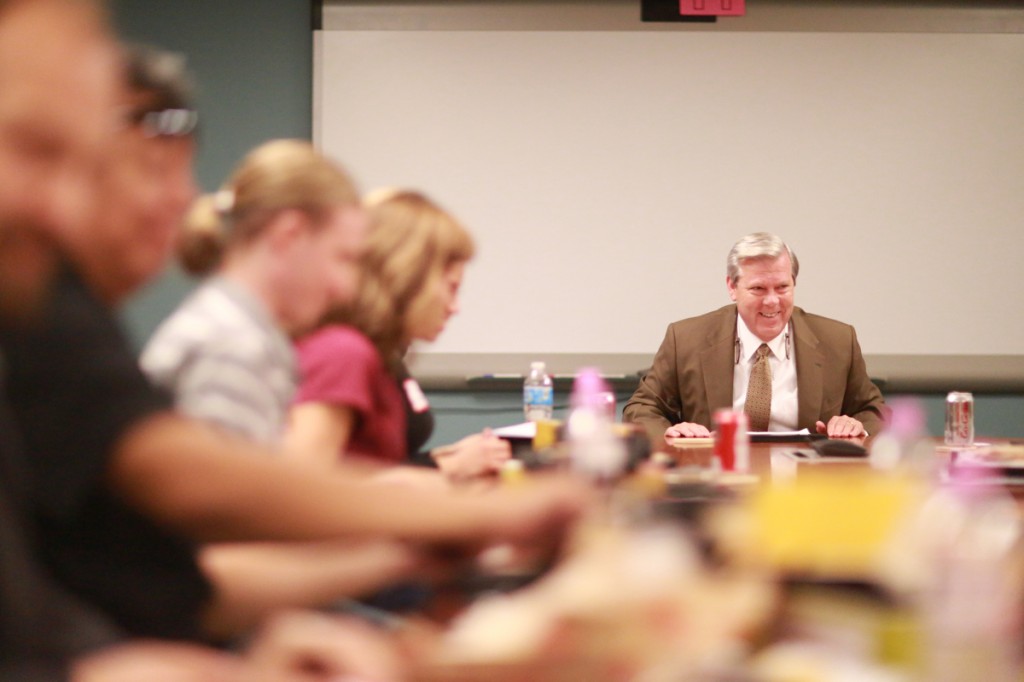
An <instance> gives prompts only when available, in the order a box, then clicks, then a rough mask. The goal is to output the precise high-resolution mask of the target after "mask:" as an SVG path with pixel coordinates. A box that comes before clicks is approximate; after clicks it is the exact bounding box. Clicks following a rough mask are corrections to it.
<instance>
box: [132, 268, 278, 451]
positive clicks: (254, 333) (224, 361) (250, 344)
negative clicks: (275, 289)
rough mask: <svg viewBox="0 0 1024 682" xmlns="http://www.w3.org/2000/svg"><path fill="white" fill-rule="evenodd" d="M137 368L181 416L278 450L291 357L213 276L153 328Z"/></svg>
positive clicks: (253, 309)
mask: <svg viewBox="0 0 1024 682" xmlns="http://www.w3.org/2000/svg"><path fill="white" fill-rule="evenodd" d="M140 362H141V365H142V370H143V371H144V372H145V373H146V374H147V375H148V376H149V377H150V379H151V380H152V381H154V382H155V383H156V384H158V385H159V386H162V387H164V388H166V389H168V390H170V391H171V392H172V393H173V394H174V400H175V405H176V407H177V408H178V410H180V411H181V412H183V413H184V414H187V415H189V416H192V417H196V418H198V419H202V420H204V421H207V422H210V423H212V424H215V425H217V426H220V427H222V428H224V429H227V430H229V431H231V432H234V433H237V434H240V435H242V436H246V437H248V438H251V439H253V440H256V441H258V442H260V443H262V444H264V445H270V446H276V445H279V444H280V440H281V436H282V434H283V433H284V428H285V424H286V419H287V412H288V407H289V405H290V404H291V401H292V397H293V396H294V393H295V388H296V385H297V368H296V361H295V353H294V350H293V349H292V344H291V342H290V340H289V339H288V337H287V336H285V334H284V333H283V332H282V331H281V329H280V328H279V327H278V326H277V325H276V324H275V322H274V320H273V319H272V318H271V316H270V313H269V312H268V311H267V309H266V308H265V307H264V306H263V304H262V303H260V302H259V301H258V300H256V298H255V297H253V296H252V294H250V293H249V292H247V291H246V290H244V289H243V288H242V287H240V286H239V285H237V284H235V283H233V282H231V281H230V280H226V279H223V278H220V277H213V278H211V279H210V280H209V281H207V282H206V283H205V284H203V285H202V286H201V287H200V288H199V289H197V290H196V291H195V292H193V293H192V294H191V295H190V296H189V297H188V298H187V299H185V301H184V302H183V303H182V304H181V305H180V306H179V307H178V309H177V310H176V311H174V313H173V314H172V315H171V316H170V317H169V318H167V319H166V320H164V322H163V323H162V324H161V325H160V326H159V327H158V328H157V330H156V332H155V333H154V334H153V337H152V338H151V339H150V340H149V343H148V344H146V348H145V350H143V352H142V357H141V360H140Z"/></svg>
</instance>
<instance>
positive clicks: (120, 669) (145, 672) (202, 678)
mask: <svg viewBox="0 0 1024 682" xmlns="http://www.w3.org/2000/svg"><path fill="white" fill-rule="evenodd" d="M249 679H251V678H250V677H249V675H248V674H247V670H246V667H245V665H244V664H243V663H242V661H241V659H239V658H237V657H234V656H230V655H229V654H226V653H223V652H220V651H215V650H213V649H207V648H204V647H200V646H195V645H192V644H177V643H175V644H172V643H169V642H156V641H139V642H134V643H130V644H120V645H117V646H113V647H110V648H109V649H104V650H102V651H100V652H97V653H93V654H91V655H89V656H87V657H85V658H82V659H79V660H78V661H77V662H76V663H75V664H74V665H73V666H72V667H71V671H70V680H71V682H138V681H139V680H147V681H148V682H245V681H246V680H249Z"/></svg>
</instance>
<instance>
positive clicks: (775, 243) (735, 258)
mask: <svg viewBox="0 0 1024 682" xmlns="http://www.w3.org/2000/svg"><path fill="white" fill-rule="evenodd" d="M783 253H786V254H788V255H789V262H790V263H792V265H793V283H794V284H796V276H797V273H799V272H800V261H798V260H797V258H796V254H795V253H793V249H791V248H789V246H788V245H787V244H786V242H784V241H782V237H780V236H778V235H776V234H771V233H770V232H754V233H753V234H748V235H747V236H746V237H743V238H742V239H740V240H739V241H738V242H736V243H735V244H733V245H732V248H731V249H730V250H729V257H728V258H727V259H726V264H725V274H726V276H727V277H728V278H729V281H730V282H731V283H732V284H736V282H737V280H739V278H740V264H741V263H742V262H743V261H745V260H753V259H755V258H765V259H770V260H774V259H776V258H778V257H779V256H781V255H782V254H783Z"/></svg>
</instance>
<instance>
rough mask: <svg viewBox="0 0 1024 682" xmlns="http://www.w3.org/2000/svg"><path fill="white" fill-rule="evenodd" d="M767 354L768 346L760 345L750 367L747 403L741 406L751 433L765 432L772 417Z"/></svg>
mask: <svg viewBox="0 0 1024 682" xmlns="http://www.w3.org/2000/svg"><path fill="white" fill-rule="evenodd" d="M769 352H770V349H769V348H768V344H766V343H762V344H761V346H760V348H758V349H757V353H756V357H755V358H754V363H753V364H752V365H751V367H750V382H749V383H748V384H747V402H746V403H745V404H744V405H743V411H744V412H746V413H747V418H748V420H749V422H750V430H751V431H767V430H768V420H769V418H770V417H771V415H772V368H771V365H769V364H768V353H769Z"/></svg>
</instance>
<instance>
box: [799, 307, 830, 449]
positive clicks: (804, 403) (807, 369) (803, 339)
mask: <svg viewBox="0 0 1024 682" xmlns="http://www.w3.org/2000/svg"><path fill="white" fill-rule="evenodd" d="M791 319H792V321H793V346H794V347H795V348H796V387H797V388H796V390H797V403H798V405H797V428H803V426H807V427H808V428H809V429H811V431H812V432H813V431H814V422H815V421H816V420H817V419H818V415H819V414H820V413H821V397H822V374H823V372H824V365H825V359H824V355H823V354H822V352H821V351H820V350H818V337H817V336H816V335H815V334H814V332H813V331H811V328H810V327H809V326H807V322H805V321H804V317H803V310H801V309H800V308H795V307H794V308H793V317H792V318H791Z"/></svg>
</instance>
